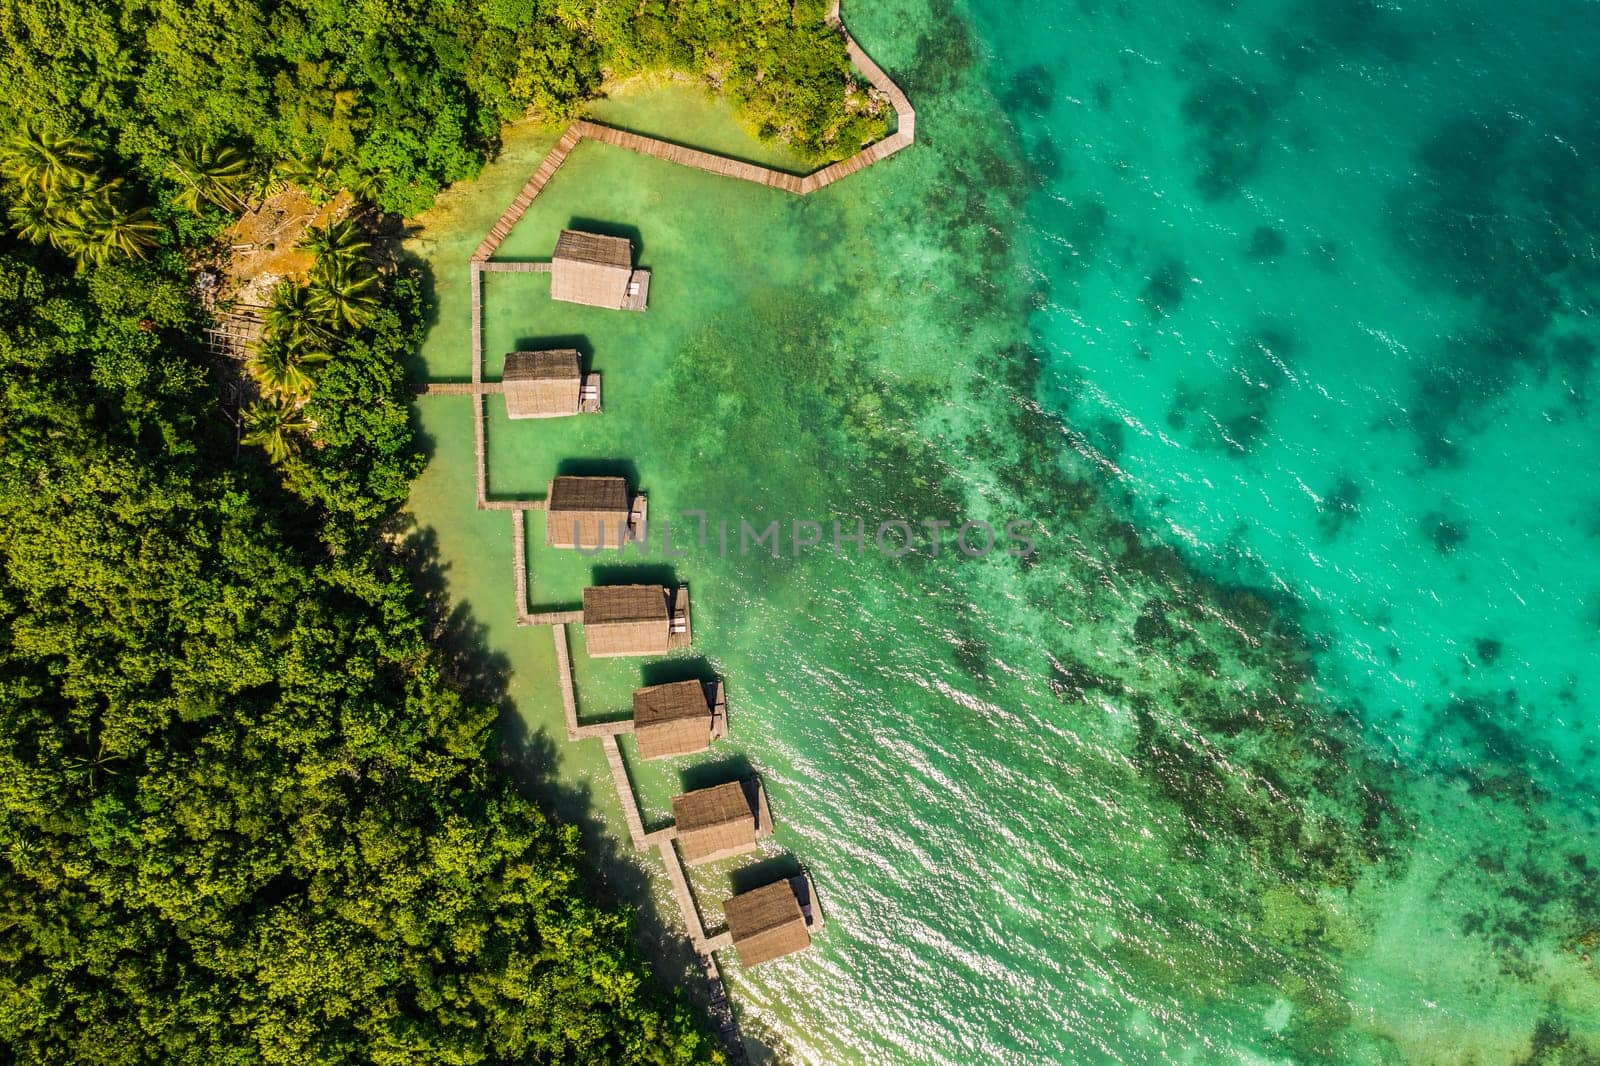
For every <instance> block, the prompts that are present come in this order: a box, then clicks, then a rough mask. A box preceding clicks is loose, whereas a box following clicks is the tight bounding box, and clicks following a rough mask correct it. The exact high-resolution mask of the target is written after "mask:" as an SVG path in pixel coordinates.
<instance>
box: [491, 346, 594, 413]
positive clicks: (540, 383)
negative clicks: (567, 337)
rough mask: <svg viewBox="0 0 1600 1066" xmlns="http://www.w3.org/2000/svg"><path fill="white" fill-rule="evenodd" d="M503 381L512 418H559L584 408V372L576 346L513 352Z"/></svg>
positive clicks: (507, 410)
mask: <svg viewBox="0 0 1600 1066" xmlns="http://www.w3.org/2000/svg"><path fill="white" fill-rule="evenodd" d="M501 382H502V388H503V389H504V390H505V394H506V414H507V415H508V416H510V417H511V418H555V417H557V416H559V415H575V414H577V413H578V411H579V409H580V404H579V394H580V392H581V390H582V387H583V372H582V370H581V369H580V368H579V365H578V351H577V349H575V348H560V349H556V350H553V351H545V352H510V353H508V354H507V355H506V369H505V373H503V374H502V375H501Z"/></svg>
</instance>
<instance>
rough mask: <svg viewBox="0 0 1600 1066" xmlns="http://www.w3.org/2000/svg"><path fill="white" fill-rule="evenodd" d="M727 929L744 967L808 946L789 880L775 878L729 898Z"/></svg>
mask: <svg viewBox="0 0 1600 1066" xmlns="http://www.w3.org/2000/svg"><path fill="white" fill-rule="evenodd" d="M723 911H724V913H725V914H727V916H728V932H729V933H730V934H732V938H733V946H734V948H735V949H736V950H737V951H738V952H739V961H740V962H742V963H743V964H744V965H746V966H759V965H760V964H761V963H763V962H770V961H771V960H773V959H776V958H781V957H782V956H784V955H788V954H791V953H793V952H796V951H802V950H804V949H805V948H808V947H810V946H811V932H810V930H809V929H807V928H806V917H805V914H804V913H803V912H802V911H801V910H800V901H799V899H798V898H796V897H795V894H794V887H793V885H792V884H790V882H789V881H787V880H784V881H774V882H773V883H772V884H770V885H762V886H761V887H760V888H758V889H755V890H754V891H751V892H743V893H740V894H739V895H737V896H734V897H733V898H732V899H730V900H728V902H727V905H726V906H725V907H724V908H723Z"/></svg>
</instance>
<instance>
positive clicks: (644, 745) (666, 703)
mask: <svg viewBox="0 0 1600 1066" xmlns="http://www.w3.org/2000/svg"><path fill="white" fill-rule="evenodd" d="M713 713H714V712H713V710H712V707H711V704H710V703H708V702H707V700H706V688H705V686H704V685H703V684H701V683H700V682H699V681H674V682H672V683H671V684H669V685H651V686H650V687H649V688H641V689H636V690H635V691H634V693H633V737H634V739H635V740H636V741H638V742H639V756H640V757H641V758H644V759H665V758H668V757H670V756H673V755H693V754H694V753H695V752H697V751H705V750H706V749H707V748H709V747H710V746H711V732H712V725H713V723H714V718H713Z"/></svg>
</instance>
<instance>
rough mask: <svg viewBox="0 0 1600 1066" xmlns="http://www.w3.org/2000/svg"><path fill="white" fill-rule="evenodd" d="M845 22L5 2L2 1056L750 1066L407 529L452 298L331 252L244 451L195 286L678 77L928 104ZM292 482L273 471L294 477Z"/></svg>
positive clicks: (416, 203)
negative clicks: (564, 802)
mask: <svg viewBox="0 0 1600 1066" xmlns="http://www.w3.org/2000/svg"><path fill="white" fill-rule="evenodd" d="M824 13H825V7H824V5H823V4H821V3H819V2H816V0H805V2H801V3H798V4H795V5H791V4H789V3H782V4H779V3H769V2H760V3H747V2H728V0H698V2H689V3H664V2H646V3H645V4H643V5H640V4H638V3H635V2H632V0H630V2H628V3H626V4H624V3H618V2H613V0H602V2H599V3H593V4H588V5H572V4H567V3H565V2H554V3H537V4H511V3H505V2H502V0H485V2H482V3H475V4H460V3H449V2H447V3H426V4H424V3H414V2H412V3H407V2H401V3H399V4H389V5H379V6H373V5H365V6H357V5H350V4H346V3H341V2H333V0H312V2H308V3H294V4H289V5H260V4H254V3H245V4H242V5H239V4H235V5H229V6H228V7H227V9H226V11H225V12H224V11H222V10H221V9H213V8H210V7H203V6H202V7H193V6H188V5H184V4H178V5H172V4H165V5H147V4H142V3H138V2H135V3H131V4H126V5H123V6H122V7H121V8H120V9H119V10H118V11H117V12H115V13H113V12H111V11H108V10H107V9H105V8H103V7H101V6H97V5H92V4H85V3H81V2H73V0H69V2H68V3H65V4H58V5H53V6H50V7H39V6H37V5H32V4H25V3H21V2H18V0H5V2H4V3H0V39H3V40H4V43H5V46H6V50H7V54H8V55H9V56H10V57H11V61H10V62H9V63H8V66H7V69H6V71H5V72H4V73H3V74H0V105H3V107H4V111H5V113H6V114H7V115H10V116H14V117H13V118H12V120H11V122H10V123H8V124H7V125H8V126H9V127H10V128H6V129H0V210H3V212H4V215H5V218H6V221H7V223H8V224H9V232H6V233H3V234H0V390H3V395H4V402H3V404H0V634H3V635H0V807H3V811H4V816H3V818H0V962H3V965H0V1049H3V1051H4V1055H5V1057H6V1058H8V1059H15V1060H17V1061H33V1062H41V1061H83V1062H97V1063H118V1062H145V1061H163V1062H197V1063H198V1062H205V1063H214V1062H245V1061H271V1062H293V1063H302V1062H329V1061H373V1062H395V1063H402V1062H403V1063H414V1062H460V1063H466V1062H480V1061H535V1062H563V1063H566V1062H608V1063H611V1062H617V1063H622V1062H639V1063H688V1062H699V1061H717V1060H718V1059H720V1053H719V1052H718V1051H717V1050H716V1049H715V1046H714V1043H713V1042H712V1041H711V1040H710V1038H709V1037H707V1036H706V1035H705V1033H704V1031H703V1029H702V1028H701V1026H700V1023H699V1021H698V1020H697V1019H696V1018H695V1016H694V1015H693V1013H692V1012H691V1011H690V1010H689V1009H688V1008H687V1006H685V1004H684V1002H683V1001H682V999H681V998H674V997H673V996H672V995H670V994H669V993H667V992H666V991H665V990H664V988H663V987H662V986H660V985H658V984H655V983H653V982H652V981H651V979H650V978H649V976H648V971H647V968H646V967H645V965H644V964H643V962H642V960H641V958H640V956H639V953H638V950H637V947H636V945H635V943H634V941H633V937H632V934H631V931H630V925H629V922H628V920H627V918H625V917H624V916H622V915H620V914H617V913H613V912H609V911H606V910H603V909H601V908H600V907H598V906H597V905H596V904H595V903H594V902H593V901H592V900H591V899H590V898H589V896H588V894H587V893H586V892H585V891H583V890H582V887H581V886H580V884H579V880H580V874H579V872H578V871H579V868H580V860H581V856H580V854H579V842H578V838H577V832H576V830H575V829H573V828H572V827H558V826H555V825H553V824H551V823H550V822H549V821H548V820H547V819H546V818H545V817H544V815H543V814H542V813H541V812H540V811H539V810H538V808H537V807H536V806H535V805H534V804H533V803H532V802H531V801H529V800H528V799H526V798H524V797H523V796H522V795H521V794H519V793H518V792H517V791H516V789H515V788H514V787H513V786H512V784H511V783H510V781H509V779H508V777H507V776H506V775H503V774H500V773H498V772H496V771H495V770H494V768H493V766H492V762H493V752H494V749H495V736H494V723H495V715H496V709H495V708H494V707H493V706H490V705H488V704H485V703H483V702H481V701H475V700H474V699H473V698H471V697H470V696H469V695H466V694H464V693H465V686H464V685H463V684H462V683H461V682H459V681H458V680H457V679H455V678H454V677H453V676H452V671H451V669H450V667H449V665H448V664H447V662H446V659H445V657H444V656H443V655H442V654H441V652H440V651H439V649H438V647H437V646H436V641H435V638H436V637H437V635H438V632H439V629H440V625H441V623H440V622H439V621H438V618H437V616H438V613H439V611H438V608H439V606H440V605H438V604H436V603H431V602H429V601H428V600H427V599H426V598H425V597H423V596H422V595H420V594H419V593H418V591H417V589H416V588H415V587H414V585H413V582H412V580H411V577H410V571H409V570H408V568H407V562H408V561H407V559H406V558H405V557H404V549H403V547H401V546H399V545H398V541H397V538H395V537H394V536H392V535H391V534H392V533H393V531H394V530H395V529H396V528H397V524H398V523H397V522H396V515H397V512H398V509H399V507H400V506H401V504H402V503H403V501H404V499H405V496H406V494H407V491H408V488H409V485H410V482H411V480H412V478H414V477H415V476H416V474H417V473H418V471H419V470H420V467H421V463H422V456H421V452H420V450H419V447H418V444H417V442H416V440H415V434H414V431H413V428H412V426H411V423H410V420H409V417H408V411H407V405H408V385H407V383H406V381H405V373H404V369H403V365H402V364H403V361H404V359H405V358H406V357H407V356H408V355H409V354H410V353H411V352H412V351H414V350H415V348H416V345H417V343H418V340H419V337H420V335H421V331H422V328H423V322H424V318H425V312H426V307H425V298H424V295H423V289H424V287H423V282H422V279H421V278H420V277H419V276H418V275H417V274H416V273H415V272H414V271H413V270H411V269H410V268H409V267H407V266H405V265H403V264H402V265H400V266H398V267H391V268H385V269H380V267H379V266H378V260H377V257H375V256H373V255H372V249H371V248H370V247H369V245H368V240H367V237H366V236H365V235H364V234H363V233H362V231H361V230H360V228H359V227H357V226H355V225H353V224H350V223H348V222H344V221H336V222H334V223H331V224H329V225H327V226H325V227H322V228H319V229H316V230H313V231H311V232H310V233H309V234H308V235H307V236H306V238H305V244H306V248H307V250H308V251H310V252H312V253H313V255H314V266H313V267H312V269H311V270H310V272H309V277H307V278H305V279H303V280H302V279H297V278H290V279H287V280H285V281H284V282H283V283H282V284H280V285H279V286H278V288H277V289H276V290H275V291H274V293H273V295H272V298H271V306H270V309H269V311H268V313H267V315H266V321H265V330H264V333H263V335H262V337H261V339H260V341H259V343H258V344H257V345H256V346H255V351H254V354H253V355H252V357H251V361H250V364H249V366H248V367H247V370H248V372H249V375H250V377H251V378H252V379H253V381H254V383H255V387H257V388H258V389H259V392H260V396H259V398H258V399H257V400H256V401H255V402H254V403H253V404H252V405H251V406H250V407H249V409H248V410H247V412H246V413H245V432H244V434H243V441H244V443H246V444H249V445H259V446H260V447H259V449H257V448H255V447H246V448H244V449H243V450H239V449H238V448H236V446H235V439H234V438H235V433H234V427H233V426H232V425H231V424H230V422H229V420H228V419H227V418H225V417H223V416H222V414H221V412H220V411H219V410H218V406H217V389H216V385H215V383H214V382H213V380H212V377H213V373H214V370H215V369H216V368H215V367H213V366H212V365H210V364H208V362H207V357H206V356H205V354H204V353H203V352H202V350H201V346H200V344H199V340H198V338H199V333H200V329H201V326H202V323H203V319H204V312H203V311H202V309H201V303H200V301H199V299H198V297H197V295H196V285H195V277H196V264H197V263H198V261H199V260H200V259H201V258H202V257H203V256H204V255H205V254H206V250H207V249H208V248H209V247H210V246H211V244H212V243H213V242H214V240H215V238H216V237H217V235H218V234H220V233H221V232H223V230H225V229H226V228H227V227H228V226H229V224H230V223H231V222H232V220H233V219H234V217H235V216H236V215H237V214H239V213H240V212H242V211H244V210H246V209H247V208H249V207H250V206H252V205H254V204H256V203H258V202H259V201H260V200H261V199H262V198H264V197H266V196H268V195H271V194H273V193H275V192H277V191H280V190H282V189H283V188H285V187H286V186H287V185H288V184H295V185H299V186H302V187H304V188H306V189H307V190H308V191H310V192H311V193H312V194H313V196H317V197H325V196H328V195H331V194H332V193H333V192H334V191H336V190H338V189H340V188H347V189H350V190H353V191H354V192H355V193H356V194H357V196H358V197H361V198H363V199H365V200H366V201H368V202H370V203H372V204H374V205H376V206H378V207H380V208H382V209H384V210H388V211H392V212H411V211H415V210H418V209H420V208H422V207H424V206H426V205H427V204H428V203H429V202H430V201H431V200H432V198H433V196H434V195H435V193H436V192H437V191H438V190H439V189H440V188H441V187H442V186H443V185H444V184H446V183H448V182H451V181H455V180H458V179H461V178H465V177H469V176H471V175H472V174H474V173H475V172H476V170H477V168H478V167H479V166H480V164H481V163H482V160H483V159H484V157H485V155H486V153H487V152H488V151H490V150H491V149H492V147H493V145H494V142H495V138H496V135H497V132H498V130H499V128H500V126H501V125H502V124H503V123H504V122H505V121H507V120H509V119H512V118H516V117H519V116H521V115H523V114H524V113H526V112H527V111H529V110H530V109H532V110H533V111H534V112H535V113H542V114H544V115H545V116H547V117H550V118H552V119H560V118H564V117H566V116H568V115H570V114H572V113H573V112H575V111H576V109H577V108H578V107H579V106H580V105H581V104H582V102H583V101H584V100H585V99H586V98H589V97H591V96H592V95H593V94H594V93H596V92H597V91H598V89H599V87H600V84H601V82H602V78H603V76H604V75H608V74H609V75H615V76H626V75H629V74H632V73H637V72H640V71H645V70H651V69H673V70H677V71H682V72H686V73H688V74H690V75H693V76H696V77H699V78H701V79H703V80H704V81H705V83H706V84H708V85H709V86H711V87H712V88H714V89H717V90H719V91H721V92H723V93H725V94H726V95H727V96H729V97H730V98H731V99H732V100H733V101H734V102H735V103H736V104H737V105H738V106H739V108H740V109H741V113H742V114H743V115H744V117H745V119H746V121H747V122H748V123H749V124H750V126H751V127H752V128H753V129H754V130H755V131H756V132H758V133H759V134H760V135H762V136H765V137H776V138H781V139H783V140H785V141H787V142H788V143H789V144H790V145H791V146H792V147H794V148H795V149H797V150H798V151H799V152H801V153H802V154H803V155H806V156H808V157H813V158H817V159H825V158H830V157H837V156H843V155H848V154H849V153H851V152H852V151H854V150H856V149H857V148H858V147H859V146H860V144H861V143H862V142H863V141H865V140H870V139H872V138H874V137H876V136H879V135H881V134H882V132H883V130H884V127H885V121H886V117H887V114H888V109H887V108H886V106H884V104H883V102H882V101H879V100H875V99H873V98H872V97H871V96H869V94H868V93H867V91H866V90H865V89H863V88H861V87H860V86H859V85H857V84H856V83H855V82H854V81H853V80H852V79H851V77H850V72H849V64H848V61H847V60H846V58H845V53H844V48H843V45H842V43H841V41H840V40H839V38H838V36H837V35H836V34H834V33H833V32H832V31H831V30H829V29H828V27H827V26H826V25H825V22H824V18H823V16H824ZM269 460H270V461H269Z"/></svg>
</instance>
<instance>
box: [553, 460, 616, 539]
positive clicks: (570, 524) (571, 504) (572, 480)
mask: <svg viewBox="0 0 1600 1066" xmlns="http://www.w3.org/2000/svg"><path fill="white" fill-rule="evenodd" d="M544 510H545V523H544V543H545V547H547V548H575V547H581V548H597V547H606V548H620V547H622V544H623V542H624V540H626V538H627V535H628V515H629V498H628V482H627V481H626V480H625V479H623V478H620V477H558V478H554V479H553V480H551V482H550V490H549V492H548V493H547V494H546V496H545V504H544Z"/></svg>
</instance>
